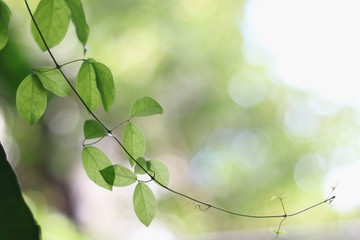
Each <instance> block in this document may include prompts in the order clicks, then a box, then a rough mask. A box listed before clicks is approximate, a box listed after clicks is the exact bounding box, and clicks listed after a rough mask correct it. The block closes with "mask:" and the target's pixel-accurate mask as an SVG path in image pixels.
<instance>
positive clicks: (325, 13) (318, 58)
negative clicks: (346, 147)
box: [240, 0, 360, 211]
mask: <svg viewBox="0 0 360 240" xmlns="http://www.w3.org/2000/svg"><path fill="white" fill-rule="evenodd" d="M359 13H360V1H357V0H291V1H290V0H250V1H248V2H247V5H246V9H245V15H244V19H243V21H242V25H241V27H240V28H241V30H242V32H243V35H244V54H245V57H246V59H247V61H248V62H250V63H252V64H255V65H265V66H267V67H268V68H269V69H272V70H273V71H274V72H273V73H274V75H275V76H276V77H277V78H279V79H280V81H281V82H283V83H285V84H287V85H290V86H293V87H297V88H300V89H304V90H307V91H311V92H314V93H316V94H318V95H319V96H320V97H323V98H325V99H327V100H329V101H331V102H333V103H336V104H338V105H349V106H354V107H357V108H358V109H360V94H359V90H360V27H359V23H360V14H359ZM276 80H277V79H276ZM293 115H294V114H293ZM302 115H304V114H302ZM291 116H292V115H289V116H287V117H288V118H289V119H288V120H289V121H288V123H291V124H292V125H294V124H296V121H294V119H293V118H290V117H291ZM294 116H296V115H294ZM310 120H311V121H313V120H312V119H310ZM311 121H310V122H307V123H306V124H303V125H306V126H307V127H311V126H312V125H311V124H312V122H311ZM314 123H316V122H314ZM287 125H289V124H287ZM292 125H289V126H292ZM289 126H288V127H289ZM294 126H296V125H294ZM342 153H344V151H342ZM351 156H353V155H351ZM341 159H347V158H346V156H344V155H341ZM349 159H350V158H349ZM342 161H343V160H342ZM359 172H360V163H359V160H358V159H352V160H348V161H346V162H345V163H342V164H341V165H336V164H334V165H333V169H332V170H331V171H330V172H329V173H328V175H327V176H326V178H325V179H326V181H325V183H324V186H325V187H326V192H328V191H329V188H330V186H331V185H335V184H337V183H338V184H339V187H338V189H337V190H336V195H337V196H338V197H337V198H336V199H335V202H334V204H335V207H336V208H337V209H339V210H343V211H348V210H351V209H354V208H356V207H358V206H360V196H357V195H356V193H357V189H358V186H357V185H358V183H359V182H360V178H359V176H360V175H359V174H358V173H359Z"/></svg>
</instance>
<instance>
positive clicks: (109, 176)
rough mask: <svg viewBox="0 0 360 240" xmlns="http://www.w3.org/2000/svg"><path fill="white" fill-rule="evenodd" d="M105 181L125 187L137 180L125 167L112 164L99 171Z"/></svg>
mask: <svg viewBox="0 0 360 240" xmlns="http://www.w3.org/2000/svg"><path fill="white" fill-rule="evenodd" d="M100 173H101V175H102V176H103V178H104V179H105V181H106V182H107V183H108V184H110V185H113V186H115V187H126V186H129V185H131V184H133V183H134V182H136V180H137V176H136V175H135V174H134V173H133V172H131V171H130V170H129V169H127V168H126V167H123V166H120V165H112V166H109V167H107V168H105V169H103V170H101V171H100Z"/></svg>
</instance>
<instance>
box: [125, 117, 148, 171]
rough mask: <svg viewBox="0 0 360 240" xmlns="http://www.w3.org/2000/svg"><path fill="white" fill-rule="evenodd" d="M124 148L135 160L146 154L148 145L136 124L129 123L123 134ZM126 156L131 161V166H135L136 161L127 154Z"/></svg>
mask: <svg viewBox="0 0 360 240" xmlns="http://www.w3.org/2000/svg"><path fill="white" fill-rule="evenodd" d="M123 142H124V147H125V148H126V150H127V151H128V153H129V154H130V155H131V156H132V157H133V158H135V159H138V158H139V157H141V156H143V155H144V153H145V148H146V143H145V136H144V133H143V132H142V130H141V129H140V128H139V127H138V126H136V125H135V124H134V123H128V124H127V125H126V127H125V129H124V133H123ZM125 156H126V157H127V159H129V161H130V164H131V166H134V164H135V162H134V160H133V159H132V158H131V157H130V156H129V155H128V154H127V153H126V152H125Z"/></svg>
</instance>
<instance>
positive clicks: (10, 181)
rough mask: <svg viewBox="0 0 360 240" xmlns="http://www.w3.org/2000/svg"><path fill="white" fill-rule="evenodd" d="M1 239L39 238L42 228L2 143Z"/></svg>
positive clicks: (35, 239)
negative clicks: (22, 192) (25, 197)
mask: <svg viewBox="0 0 360 240" xmlns="http://www.w3.org/2000/svg"><path fill="white" fill-rule="evenodd" d="M0 239H4V240H5V239H9V240H11V239H14V240H15V239H28V240H39V239H40V229H39V226H38V225H37V224H36V222H35V220H34V217H33V215H32V213H31V211H30V209H29V207H28V206H27V205H26V203H25V201H24V198H23V196H22V194H21V189H20V185H19V182H18V179H17V177H16V174H15V172H14V170H13V169H12V167H11V165H10V163H9V162H8V161H7V159H6V154H5V151H4V148H3V146H2V145H1V144H0Z"/></svg>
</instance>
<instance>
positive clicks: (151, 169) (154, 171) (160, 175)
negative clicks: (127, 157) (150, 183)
mask: <svg viewBox="0 0 360 240" xmlns="http://www.w3.org/2000/svg"><path fill="white" fill-rule="evenodd" d="M136 161H137V163H138V164H136V165H135V173H136V174H145V173H146V172H145V171H144V170H143V169H145V170H146V171H147V172H148V173H149V174H150V175H151V176H153V177H154V178H155V180H156V181H158V182H159V183H161V184H162V185H164V186H168V185H169V181H170V174H169V170H168V168H167V167H166V165H165V164H164V163H162V162H161V161H159V160H149V161H146V160H145V159H144V158H143V157H139V158H138V159H137V160H136ZM139 165H140V166H142V168H141V167H140V166H139Z"/></svg>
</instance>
